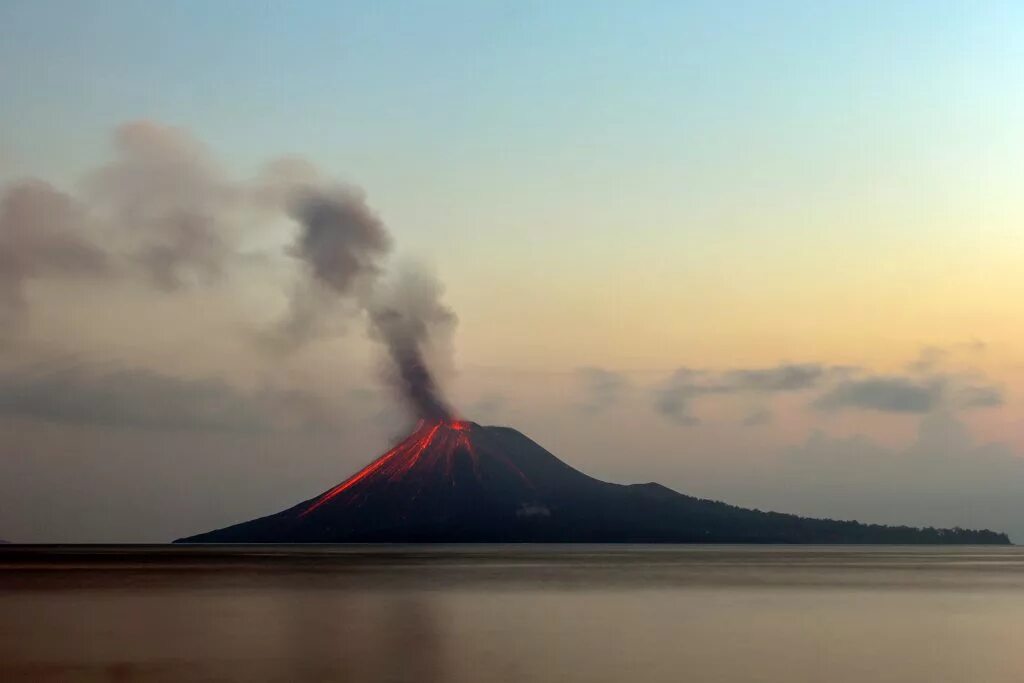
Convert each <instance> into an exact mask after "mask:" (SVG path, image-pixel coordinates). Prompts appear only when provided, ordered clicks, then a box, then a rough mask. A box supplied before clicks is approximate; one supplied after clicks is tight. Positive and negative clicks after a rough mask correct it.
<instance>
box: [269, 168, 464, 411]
mask: <svg viewBox="0 0 1024 683" xmlns="http://www.w3.org/2000/svg"><path fill="white" fill-rule="evenodd" d="M289 213H290V215H291V216H292V218H294V219H295V220H296V221H297V222H298V223H299V225H300V227H301V231H300V234H299V236H298V239H297V240H296V242H295V244H294V245H293V246H292V249H291V252H290V253H291V254H292V255H293V256H295V257H297V258H299V259H301V260H302V261H303V262H304V263H305V264H306V265H307V267H308V273H309V275H310V276H311V278H312V280H313V282H314V283H316V284H317V285H319V286H320V287H321V289H326V290H327V291H329V292H332V293H334V294H335V295H337V296H342V297H348V298H351V299H352V300H354V301H355V302H356V303H357V305H359V306H360V308H362V309H363V310H365V312H366V314H367V315H368V317H369V322H370V333H371V336H372V337H373V338H375V339H377V340H379V341H380V342H382V343H383V344H384V346H385V347H386V349H387V354H388V358H389V360H390V361H391V365H392V368H391V369H390V370H389V371H388V373H387V375H388V377H387V379H388V381H389V383H390V384H391V385H392V386H393V387H394V388H395V389H396V391H397V392H398V394H399V396H400V398H401V399H402V401H403V403H404V404H405V405H406V407H407V408H408V409H409V410H410V412H411V413H412V414H413V415H414V416H415V417H416V418H418V419H423V420H430V421H437V420H446V419H450V418H451V416H452V410H451V408H450V407H449V406H448V404H447V402H446V401H445V400H444V398H443V397H442V395H441V391H440V389H439V387H438V385H437V381H436V379H435V378H434V374H433V372H432V371H431V363H430V362H429V361H430V360H432V359H431V358H430V356H431V354H432V353H434V352H436V351H439V350H440V348H439V347H442V346H444V345H445V344H446V343H447V340H448V336H449V335H450V332H451V330H452V328H453V327H454V324H455V322H456V318H455V315H454V314H453V313H452V311H451V310H450V309H448V308H447V307H446V306H445V305H444V304H443V303H442V302H441V295H442V293H443V288H442V286H441V284H440V282H439V281H438V280H437V278H435V277H433V276H432V275H430V274H429V273H427V272H425V271H424V270H422V269H420V268H413V267H409V268H404V269H402V270H401V271H399V272H398V274H397V276H395V277H393V278H391V279H388V280H386V279H385V278H384V272H383V269H382V267H381V261H382V260H383V259H384V258H385V257H386V256H387V255H388V253H389V252H390V250H391V245H392V239H391V236H390V234H389V233H388V231H387V228H386V227H385V226H384V223H383V222H382V221H381V220H380V218H378V217H377V215H376V214H374V212H373V211H372V210H371V209H370V208H369V207H368V206H367V204H366V201H365V198H364V197H363V195H362V194H361V193H359V192H357V191H355V190H353V189H349V188H343V189H334V190H329V191H324V190H311V189H309V188H306V189H304V190H303V191H301V192H299V193H298V194H297V198H296V199H295V200H294V201H293V203H292V206H291V209H290V211H289ZM318 301H320V299H319V298H318V296H317V294H316V292H315V291H314V292H311V291H309V290H302V289H299V290H297V291H296V293H295V295H294V296H293V298H292V302H291V303H292V305H291V317H290V320H289V321H288V322H287V324H286V327H287V328H288V329H289V330H290V331H291V333H293V334H296V333H297V334H307V333H309V331H310V330H311V329H312V327H313V326H312V324H311V320H310V319H311V318H315V317H316V316H319V315H321V311H320V307H319V305H318Z"/></svg>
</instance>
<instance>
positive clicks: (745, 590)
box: [0, 545, 1024, 683]
mask: <svg viewBox="0 0 1024 683" xmlns="http://www.w3.org/2000/svg"><path fill="white" fill-rule="evenodd" d="M0 681H4V682H16V681H17V682H20V681H33V682H37V681H118V682H124V681H356V682H358V681H373V682H376V681H388V682H402V681H415V682H417V683H434V682H441V681H445V682H449V681H450V682H452V683H486V682H488V681H509V682H512V681H515V682H532V681H538V682H540V681H544V682H548V681H554V682H561V683H577V682H578V683H594V682H604V681H606V682H609V683H612V682H614V683H619V682H630V683H632V682H646V681H650V682H664V683H677V682H680V681H694V682H707V683H727V682H728V683H732V682H734V681H735V682H739V681H743V682H764V683H804V682H807V683H810V682H814V683H821V682H828V683H868V682H871V683H884V682H890V681H891V682H893V683H895V682H899V683H913V682H920V683H940V682H944V681H949V682H954V681H955V682H967V681H971V682H985V683H1003V682H1005V683H1011V682H1012V683H1020V681H1024V548H1018V547H1013V546H1000V547H962V546H960V547H952V546H950V547H936V546H914V547H893V546H885V547H881V546H879V547H873V546H829V547H823V546H818V547H810V546H721V545H718V546H672V545H652V546H645V545H602V546H586V545H564V546H562V545H559V546H548V545H500V546H499V545H493V546H490V545H487V546H477V545H469V546H302V547H295V546H291V547H288V546H210V547H207V546H0Z"/></svg>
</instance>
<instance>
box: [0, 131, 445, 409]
mask: <svg viewBox="0 0 1024 683" xmlns="http://www.w3.org/2000/svg"><path fill="white" fill-rule="evenodd" d="M80 188H81V191H80V192H78V193H77V194H74V195H72V194H67V193H64V192H62V191H60V190H57V189H56V188H54V187H52V186H50V185H49V184H47V183H45V182H42V181H32V180H30V181H19V182H17V183H12V184H9V185H7V186H5V187H3V188H0V190H2V191H0V337H2V338H3V339H0V341H5V340H6V338H7V337H10V338H11V339H14V338H15V336H16V335H17V334H18V333H19V330H20V329H22V328H23V327H24V326H23V325H20V324H19V323H21V322H22V321H23V320H24V319H25V318H26V316H27V315H28V314H29V313H30V311H29V308H30V307H29V305H28V304H29V301H30V298H29V297H28V296H27V293H28V290H29V288H30V287H31V286H32V284H33V283H34V282H35V281H43V280H55V279H69V278H83V277H89V278H91V279H92V280H94V281H99V283H100V284H99V286H100V287H101V289H100V290H98V292H99V294H101V295H102V294H106V293H107V292H109V291H111V289H112V288H114V287H117V286H120V287H122V288H133V289H143V290H146V289H148V290H150V291H151V292H153V293H155V294H156V295H160V296H168V297H170V296H176V295H178V294H179V293H180V292H188V291H189V290H193V291H194V290H197V289H203V288H213V287H220V288H221V291H222V292H223V291H224V290H225V289H226V286H228V285H231V284H237V283H234V282H233V280H232V278H233V277H234V276H236V275H238V274H243V275H244V274H245V273H253V272H255V271H254V270H253V268H254V267H255V266H253V265H252V264H254V263H257V262H261V261H260V259H262V262H269V261H270V259H269V258H267V256H268V254H267V252H262V251H247V250H246V245H247V243H250V244H251V243H260V242H261V238H262V240H263V242H265V241H266V238H267V236H268V234H266V233H265V234H262V235H261V234H260V233H259V230H262V229H264V228H268V227H279V226H280V225H281V223H282V219H285V220H290V221H292V225H293V226H295V227H297V234H296V236H295V239H294V240H293V241H292V243H291V246H290V247H289V248H288V249H287V250H286V252H285V253H287V254H288V255H289V256H291V257H293V258H294V259H296V260H297V262H298V263H300V264H301V266H302V273H301V274H300V277H299V279H298V280H297V281H295V282H294V283H293V286H292V289H291V291H290V292H288V296H287V301H288V304H287V311H286V313H285V315H284V317H283V319H282V320H281V321H280V322H279V324H277V325H275V326H272V329H271V330H268V329H266V328H264V332H263V333H261V334H258V335H255V336H256V337H257V338H258V339H259V340H260V341H261V342H264V344H263V346H264V348H268V347H269V348H270V349H272V350H274V351H277V352H280V353H284V352H288V351H291V350H294V349H297V348H298V347H300V346H301V345H303V344H304V343H307V342H309V341H311V340H313V339H314V338H316V337H318V336H323V335H324V334H325V332H327V331H329V330H330V328H332V327H337V326H338V323H339V322H342V323H343V322H344V321H345V319H346V315H345V314H347V315H348V317H350V318H351V317H352V316H356V317H365V319H366V320H367V321H368V327H369V329H368V332H369V335H370V337H371V338H373V339H374V340H376V341H379V342H381V343H382V344H383V345H384V347H385V349H386V357H387V358H388V359H389V362H390V363H391V365H392V366H393V368H391V369H389V370H388V371H387V373H386V374H387V379H388V381H389V383H391V384H392V385H393V386H394V387H395V388H396V389H397V390H398V392H399V395H400V397H401V399H402V401H403V403H404V404H405V405H406V406H407V407H409V408H410V410H411V411H412V413H413V414H414V415H415V416H416V417H418V418H427V419H441V418H443V417H447V416H449V415H450V414H451V410H450V408H449V407H448V405H447V404H446V402H445V401H444V399H443V398H441V394H440V392H439V390H438V386H437V382H436V379H435V376H434V374H433V373H432V368H433V367H436V365H435V364H436V362H437V361H438V360H440V358H439V356H440V355H441V354H439V353H438V352H439V351H441V350H443V349H444V346H445V342H446V339H445V336H444V335H445V334H447V333H449V332H450V331H451V329H452V327H453V325H454V322H455V316H454V315H453V314H452V312H451V311H450V310H448V309H447V308H446V307H445V306H444V305H443V304H442V303H441V293H442V287H441V285H440V283H439V282H437V280H436V279H435V278H433V277H431V276H429V275H427V274H426V273H424V272H419V271H416V272H413V271H410V272H408V273H397V274H389V273H388V271H387V268H386V261H387V259H388V257H389V256H390V254H391V251H392V247H393V238H392V236H391V234H390V232H389V231H388V229H387V227H386V226H385V225H384V223H383V221H381V219H380V218H379V217H378V216H377V215H376V214H375V212H374V211H373V210H372V209H371V208H370V207H369V205H368V204H367V202H366V198H365V195H364V194H363V193H362V191H361V190H359V189H356V188H353V187H348V186H339V185H336V184H331V183H330V182H328V181H327V180H326V179H325V178H324V177H323V176H321V174H320V172H319V171H318V170H317V169H316V167H314V166H313V165H312V164H310V163H309V162H307V161H305V160H303V159H298V158H287V157H286V158H281V159H278V160H276V161H273V162H271V163H270V164H268V165H267V166H266V167H265V168H264V169H263V171H262V172H261V174H260V175H258V176H257V177H256V178H254V179H251V180H246V181H238V180H235V179H232V178H230V177H229V176H228V175H227V174H226V173H225V172H224V170H223V167H222V166H221V165H220V164H219V163H217V161H216V159H215V158H214V157H213V155H212V154H210V153H209V151H208V149H207V148H206V146H205V145H203V144H202V142H201V141H199V140H198V139H196V138H195V137H193V136H192V135H191V134H190V133H189V132H188V131H187V130H185V129H182V128H176V127H173V126H167V125H164V124H161V123H157V122H153V121H135V122H129V123H125V124H123V125H121V126H118V127H117V128H116V129H115V131H114V135H113V155H112V158H111V159H110V160H109V161H108V162H106V163H104V164H101V165H99V166H98V167H97V168H96V169H94V170H93V171H92V172H90V173H88V174H86V176H85V178H84V182H83V183H82V184H81V186H80ZM263 248H265V247H263ZM278 253H280V252H278ZM264 272H266V271H264ZM104 283H105V284H104ZM103 288H106V289H103ZM40 290H43V288H40ZM267 342H269V343H267Z"/></svg>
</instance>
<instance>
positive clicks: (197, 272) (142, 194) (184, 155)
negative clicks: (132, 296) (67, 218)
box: [86, 121, 246, 290]
mask: <svg viewBox="0 0 1024 683" xmlns="http://www.w3.org/2000/svg"><path fill="white" fill-rule="evenodd" d="M114 149H115V152H116V157H115V159H114V160H113V161H112V162H110V163H108V164H106V165H105V166H103V167H101V168H100V169H98V170H97V171H95V172H94V173H92V174H91V175H90V176H89V177H88V178H87V181H86V190H87V200H88V201H89V204H90V207H91V209H92V211H93V213H95V214H96V216H97V218H99V219H101V220H103V221H104V222H105V223H106V224H107V226H108V228H109V229H108V231H107V232H108V234H107V235H106V239H107V241H108V242H109V243H111V244H112V245H114V246H117V245H121V246H122V247H123V248H124V250H125V251H126V252H127V253H126V256H127V258H128V260H129V261H130V263H131V265H134V266H136V267H138V268H141V270H142V271H143V273H144V274H145V276H146V277H147V278H148V279H149V280H150V282H151V283H152V284H154V285H156V286H157V287H159V288H161V289H164V290H175V289H179V288H181V287H183V286H186V285H188V284H210V283H213V282H216V281H217V280H219V279H220V278H221V277H222V276H223V270H224V266H225V263H226V262H227V261H228V260H229V259H230V258H231V257H232V256H233V255H234V254H233V247H232V245H231V242H232V235H231V234H230V233H231V232H232V230H231V228H230V226H229V224H230V222H231V220H232V218H233V217H234V216H235V213H236V212H237V211H239V210H240V209H242V208H243V202H244V200H245V198H246V196H245V195H246V193H245V192H244V188H243V187H242V186H241V185H239V184H237V183H232V182H230V181H229V180H228V179H227V178H225V177H224V175H223V174H222V173H221V172H220V170H219V169H218V168H217V165H216V164H215V163H214V162H213V160H212V159H211V157H210V155H209V153H208V152H207V151H206V149H205V147H204V146H203V145H202V144H201V143H200V142H199V141H198V140H196V139H195V138H193V137H192V136H191V135H190V134H189V133H188V132H187V131H185V130H183V129H180V128H175V127H173V126H166V125H162V124H159V123H154V122H152V121H136V122H131V123H126V124H123V125H121V126H119V127H118V128H117V130H116V131H115V132H114Z"/></svg>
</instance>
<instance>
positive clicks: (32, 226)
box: [0, 181, 110, 329]
mask: <svg viewBox="0 0 1024 683" xmlns="http://www.w3.org/2000/svg"><path fill="white" fill-rule="evenodd" d="M85 223H86V216H85V213H84V211H83V209H82V207H81V206H79V204H78V203H77V202H76V201H75V200H74V199H73V198H72V197H70V196H68V195H66V194H64V193H63V192H59V191H58V190H56V189H54V188H53V187H51V186H50V185H48V184H46V183H43V182H39V181H24V182H20V183H17V184H15V185H12V186H11V187H9V188H8V189H7V190H6V191H5V192H4V193H3V197H2V198H0V324H2V325H3V327H4V328H5V329H6V328H7V327H8V326H10V325H13V324H14V322H15V320H14V318H15V316H18V315H20V314H22V313H23V312H24V310H25V306H26V301H25V284H26V282H27V281H28V280H30V279H33V278H42V277H68V276H82V275H88V276H97V275H103V274H106V273H107V272H108V271H109V269H110V260H109V258H108V256H107V254H106V253H105V252H104V251H103V250H102V249H100V248H99V247H98V246H97V245H95V244H93V243H92V242H90V241H89V239H88V237H87V233H86V232H85Z"/></svg>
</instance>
